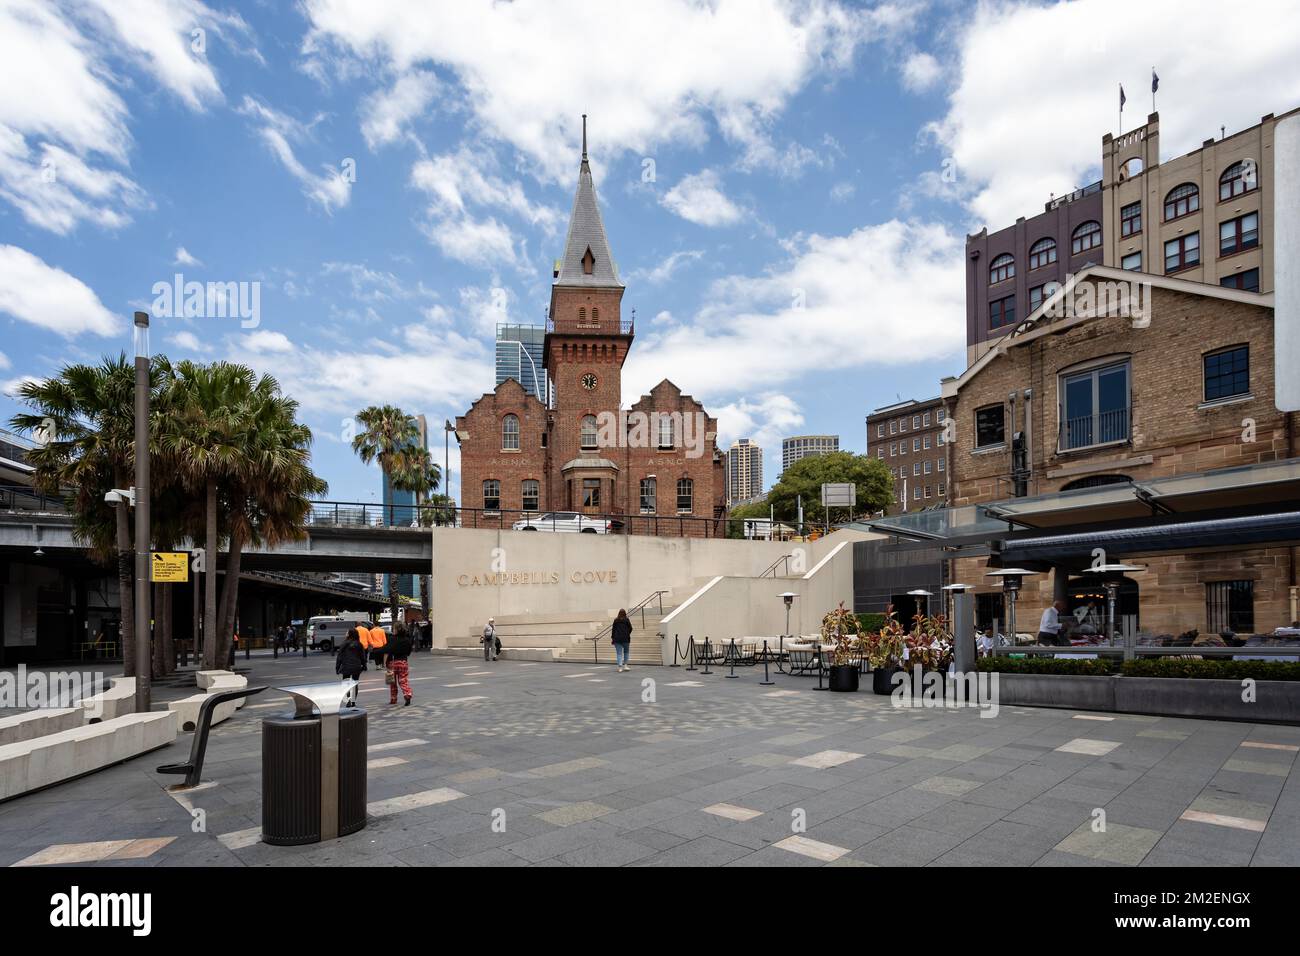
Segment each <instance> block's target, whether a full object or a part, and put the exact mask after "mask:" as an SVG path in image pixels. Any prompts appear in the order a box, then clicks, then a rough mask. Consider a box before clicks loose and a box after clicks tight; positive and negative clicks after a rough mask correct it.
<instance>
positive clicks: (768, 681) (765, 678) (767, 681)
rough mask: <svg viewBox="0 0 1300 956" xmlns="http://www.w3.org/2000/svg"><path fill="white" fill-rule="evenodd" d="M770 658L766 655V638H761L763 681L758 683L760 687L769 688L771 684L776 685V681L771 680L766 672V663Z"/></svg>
mask: <svg viewBox="0 0 1300 956" xmlns="http://www.w3.org/2000/svg"><path fill="white" fill-rule="evenodd" d="M770 657H771V655H770V654H769V653H768V650H767V638H763V679H762V680H761V681H759V682H758V684H759V686H760V687H771V686H772V685H773V684H775V683H776V681H774V680H772V677H771V675H770V674H768V672H767V662H768V660H769V659H770Z"/></svg>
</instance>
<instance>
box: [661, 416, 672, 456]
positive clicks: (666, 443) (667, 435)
mask: <svg viewBox="0 0 1300 956" xmlns="http://www.w3.org/2000/svg"><path fill="white" fill-rule="evenodd" d="M659 447H660V448H672V447H673V417H672V416H671V415H669V414H667V413H663V412H661V413H660V414H659Z"/></svg>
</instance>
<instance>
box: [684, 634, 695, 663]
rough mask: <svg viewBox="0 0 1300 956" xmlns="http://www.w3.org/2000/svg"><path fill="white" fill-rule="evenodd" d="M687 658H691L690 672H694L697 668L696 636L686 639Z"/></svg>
mask: <svg viewBox="0 0 1300 956" xmlns="http://www.w3.org/2000/svg"><path fill="white" fill-rule="evenodd" d="M686 656H687V657H688V658H689V665H688V666H687V668H686V669H687V670H688V671H693V670H695V669H696V667H695V635H694V634H692V635H691V636H690V637H688V638H687V639H686Z"/></svg>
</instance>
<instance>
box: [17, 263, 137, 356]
mask: <svg viewBox="0 0 1300 956" xmlns="http://www.w3.org/2000/svg"><path fill="white" fill-rule="evenodd" d="M0 313H4V314H7V315H11V316H13V317H14V318H15V319H18V320H20V321H22V322H29V323H31V324H32V325H37V326H40V327H42V328H45V329H49V330H50V331H51V332H57V333H58V334H59V335H62V336H63V337H65V338H72V337H73V336H76V335H78V334H80V333H82V332H90V333H92V334H94V335H115V334H117V333H118V332H120V331H122V330H123V328H124V325H123V323H122V322H121V320H120V319H119V318H118V317H117V316H116V315H114V314H113V313H112V312H110V311H109V310H108V309H106V308H105V307H104V304H103V303H102V302H100V301H99V297H98V296H97V295H95V293H94V292H93V291H92V290H91V288H90V286H88V285H86V284H85V283H84V282H82V281H81V280H80V279H78V278H77V277H76V276H72V275H69V274H68V273H66V272H64V271H63V270H62V269H59V268H57V267H55V266H51V265H47V264H46V263H45V262H44V261H43V260H41V259H39V258H37V257H36V256H34V255H32V254H31V253H30V252H28V251H27V250H26V249H20V248H18V247H17V246H3V245H0Z"/></svg>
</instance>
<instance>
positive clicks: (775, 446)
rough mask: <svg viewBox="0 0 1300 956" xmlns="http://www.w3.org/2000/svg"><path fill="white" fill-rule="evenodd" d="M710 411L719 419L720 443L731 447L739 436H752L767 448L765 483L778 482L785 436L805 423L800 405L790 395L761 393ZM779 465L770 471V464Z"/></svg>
mask: <svg viewBox="0 0 1300 956" xmlns="http://www.w3.org/2000/svg"><path fill="white" fill-rule="evenodd" d="M709 414H710V415H714V416H716V417H717V419H718V446H719V447H721V448H724V449H725V448H729V447H730V446H731V443H732V442H734V441H736V439H738V438H748V439H750V440H751V441H752V442H753V443H754V444H756V445H758V446H759V447H760V448H762V449H763V458H764V469H763V478H764V484H765V485H766V486H768V487H771V485H772V484H773V483H774V482H775V481H776V472H777V471H779V470H780V469H779V465H780V462H781V439H782V438H788V437H789V436H791V435H793V434H796V433H797V432H798V430H799V429H800V428H801V427H802V426H803V423H804V416H803V412H802V411H800V409H799V404H798V403H797V402H796V401H795V400H794V399H792V398H791V397H790V396H788V395H781V394H776V393H773V394H769V395H761V396H759V397H758V398H756V399H753V398H748V397H746V398H740V399H737V400H736V401H733V402H731V403H729V404H727V405H722V406H719V407H717V408H710V409H709ZM769 462H775V463H776V465H777V466H778V467H776V468H774V469H771V470H769V468H768V467H767V463H769Z"/></svg>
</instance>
